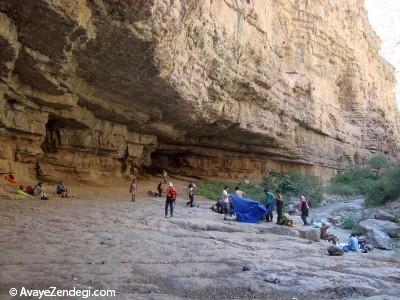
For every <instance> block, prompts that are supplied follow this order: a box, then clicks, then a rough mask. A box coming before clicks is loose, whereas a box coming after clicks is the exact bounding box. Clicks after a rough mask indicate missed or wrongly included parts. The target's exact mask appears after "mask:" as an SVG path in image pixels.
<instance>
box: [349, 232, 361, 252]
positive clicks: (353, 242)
mask: <svg viewBox="0 0 400 300" xmlns="http://www.w3.org/2000/svg"><path fill="white" fill-rule="evenodd" d="M349 249H350V251H358V250H359V247H358V239H357V235H356V233H355V232H352V233H351V235H350V238H349Z"/></svg>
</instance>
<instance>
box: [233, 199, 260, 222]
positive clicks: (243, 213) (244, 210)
mask: <svg viewBox="0 0 400 300" xmlns="http://www.w3.org/2000/svg"><path fill="white" fill-rule="evenodd" d="M231 199H232V204H233V209H234V210H235V214H236V217H237V220H238V221H239V222H243V223H258V222H260V221H261V220H263V219H264V218H265V213H266V209H265V206H264V205H262V204H260V203H258V202H257V201H253V200H250V199H247V198H242V197H239V196H236V195H231Z"/></svg>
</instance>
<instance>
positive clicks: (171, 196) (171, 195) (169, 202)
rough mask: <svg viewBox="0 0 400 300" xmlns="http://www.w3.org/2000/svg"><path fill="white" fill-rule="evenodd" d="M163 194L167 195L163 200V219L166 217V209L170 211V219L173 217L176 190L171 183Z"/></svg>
mask: <svg viewBox="0 0 400 300" xmlns="http://www.w3.org/2000/svg"><path fill="white" fill-rule="evenodd" d="M165 194H166V195H167V198H166V200H165V217H166V218H167V217H168V207H169V210H170V216H171V218H172V217H173V216H174V205H175V201H176V197H177V196H178V193H177V191H176V189H175V188H174V185H173V184H172V182H170V183H169V184H168V187H167V190H166V191H165Z"/></svg>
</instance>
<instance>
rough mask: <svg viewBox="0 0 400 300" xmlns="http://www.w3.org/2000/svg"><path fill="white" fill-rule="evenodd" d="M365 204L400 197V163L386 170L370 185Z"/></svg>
mask: <svg viewBox="0 0 400 300" xmlns="http://www.w3.org/2000/svg"><path fill="white" fill-rule="evenodd" d="M366 196H367V198H366V204H367V205H369V206H376V205H381V204H385V203H386V202H388V201H391V200H396V199H398V198H399V197H400V164H398V165H397V166H395V167H393V168H391V169H388V170H386V171H385V172H384V173H383V174H382V175H381V176H380V177H379V178H378V180H377V181H376V182H375V183H374V184H372V185H371V187H370V188H369V189H368V192H367V194H366Z"/></svg>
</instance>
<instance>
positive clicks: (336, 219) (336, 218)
mask: <svg viewBox="0 0 400 300" xmlns="http://www.w3.org/2000/svg"><path fill="white" fill-rule="evenodd" d="M342 219H343V218H342V216H334V217H333V216H332V217H329V218H328V222H329V223H332V224H333V225H338V224H340V223H341V222H342Z"/></svg>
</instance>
